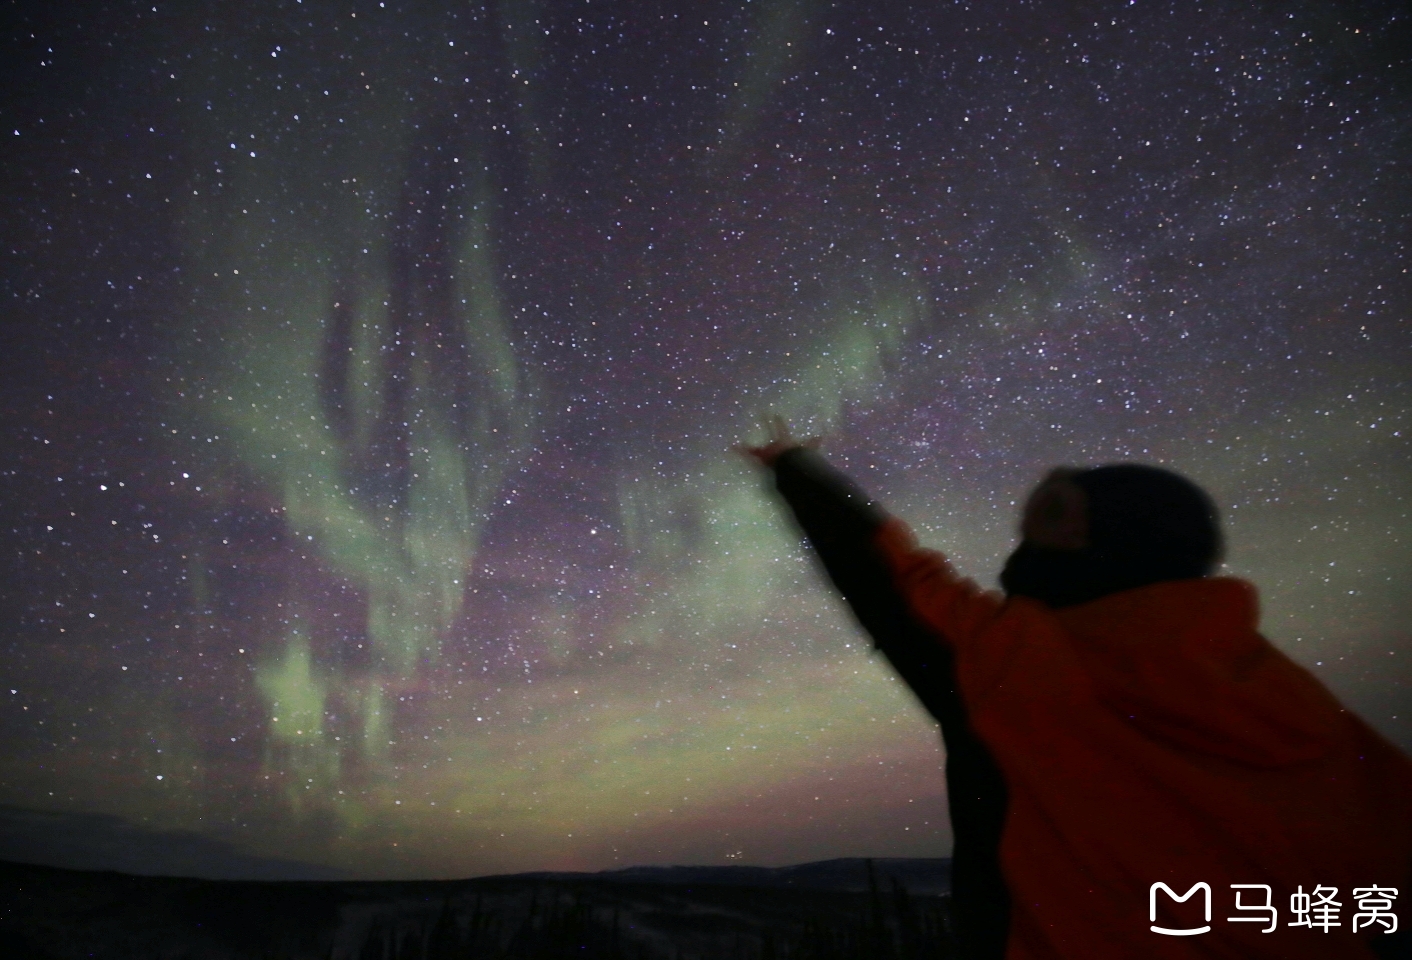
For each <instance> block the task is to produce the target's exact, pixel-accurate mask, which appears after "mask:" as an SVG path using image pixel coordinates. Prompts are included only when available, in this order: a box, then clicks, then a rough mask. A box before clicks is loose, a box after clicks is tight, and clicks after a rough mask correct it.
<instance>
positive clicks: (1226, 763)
mask: <svg viewBox="0 0 1412 960" xmlns="http://www.w3.org/2000/svg"><path fill="white" fill-rule="evenodd" d="M817 446H818V441H817V438H815V439H814V440H811V441H806V442H804V443H799V442H796V441H795V440H794V438H793V437H792V436H791V434H790V432H789V429H788V426H787V425H786V424H785V423H784V421H783V420H781V419H779V418H776V419H775V421H774V425H773V429H772V433H771V436H770V438H769V439H768V440H767V442H766V443H764V444H763V445H758V446H749V445H740V446H737V448H736V449H737V450H738V451H739V452H741V453H743V454H745V455H746V456H748V457H749V458H751V459H752V460H753V461H755V462H757V463H758V464H760V465H762V466H763V467H766V468H769V470H770V471H772V473H773V475H774V480H775V489H776V490H777V492H778V493H779V494H780V495H781V497H782V498H783V499H784V501H785V502H786V503H787V504H788V506H789V507H790V508H791V510H792V512H793V514H794V517H795V520H796V521H797V522H798V524H799V526H800V527H801V528H802V530H803V532H804V533H805V535H806V536H807V538H808V540H809V542H810V544H811V545H812V547H813V549H814V551H815V552H816V554H817V555H818V557H819V559H820V560H821V561H822V564H823V566H824V568H825V570H826V572H827V573H828V575H829V577H830V578H831V579H832V580H833V582H834V584H835V586H836V587H837V588H838V589H839V590H840V592H841V593H842V594H843V596H844V598H845V599H846V600H847V602H848V604H849V606H850V607H851V609H852V610H853V612H854V614H855V616H856V618H857V619H858V621H859V623H860V624H861V625H862V626H863V627H864V629H865V630H866V631H867V632H868V633H869V634H870V635H871V636H872V638H873V641H874V644H875V647H876V648H877V649H879V650H881V651H882V653H883V654H884V655H885V656H886V657H887V658H888V660H889V661H890V662H891V663H892V665H893V667H894V668H895V669H896V671H897V672H898V674H899V675H900V676H901V677H902V679H903V680H905V681H906V682H907V684H908V685H909V686H910V687H911V688H912V690H913V692H914V693H915V694H916V695H917V697H918V699H919V700H920V701H921V703H922V704H923V705H924V706H925V707H926V708H927V709H928V711H929V712H930V713H931V714H932V716H933V717H935V718H936V720H937V721H938V723H939V724H940V726H941V732H942V736H943V739H944V741H945V745H946V783H947V794H948V801H949V804H950V812H951V821H952V830H953V834H954V837H955V847H954V852H953V859H952V914H953V929H954V933H955V937H956V941H957V948H958V950H959V952H960V955H961V956H962V957H965V958H967V960H992V958H1002V957H1003V958H1006V960H1029V958H1041V957H1043V958H1052V957H1064V958H1067V957H1073V958H1084V960H1095V958H1108V957H1113V958H1118V957H1144V958H1146V957H1151V958H1165V957H1173V958H1176V957H1183V958H1186V957H1242V958H1245V957H1251V958H1263V957H1269V958H1275V957H1281V958H1305V957H1307V958H1311V960H1312V958H1315V957H1318V958H1332V957H1348V958H1373V957H1394V956H1398V957H1401V956H1412V939H1409V937H1408V933H1409V930H1408V928H1407V925H1412V916H1409V917H1407V918H1405V923H1404V918H1402V917H1399V916H1398V909H1397V899H1396V898H1397V897H1398V896H1399V895H1400V894H1402V893H1404V892H1405V891H1406V889H1407V886H1408V884H1409V881H1412V760H1409V759H1408V757H1407V756H1406V755H1405V754H1403V753H1402V752H1400V751H1399V750H1398V749H1397V748H1396V747H1394V746H1393V745H1392V744H1390V743H1389V742H1388V741H1387V740H1385V739H1384V738H1383V737H1382V736H1380V735H1379V734H1378V733H1377V732H1376V731H1374V730H1373V729H1372V728H1371V727H1369V726H1368V725H1367V724H1365V723H1364V722H1363V721H1362V720H1360V719H1359V718H1358V717H1356V716H1355V715H1353V714H1352V713H1350V712H1348V711H1347V710H1345V709H1344V708H1343V707H1342V706H1341V705H1340V704H1339V702H1338V701H1337V700H1336V699H1335V698H1334V697H1333V695H1332V694H1331V693H1329V691H1328V690H1327V689H1325V688H1324V687H1323V685H1322V684H1320V683H1319V681H1318V680H1316V679H1315V678H1314V677H1313V676H1312V675H1311V674H1310V673H1309V672H1308V671H1306V670H1304V669H1303V668H1302V667H1300V666H1298V665H1297V664H1295V663H1294V662H1293V661H1292V660H1290V659H1289V658H1288V657H1286V656H1285V655H1284V654H1282V653H1281V652H1279V651H1278V650H1277V649H1276V648H1275V647H1274V646H1272V645H1271V644H1270V643H1269V642H1268V641H1267V640H1266V639H1265V638H1264V637H1262V636H1261V635H1260V634H1259V633H1258V632H1257V624H1258V608H1257V600H1256V594H1255V590H1254V588H1253V587H1252V586H1251V585H1250V584H1248V583H1246V582H1244V581H1242V580H1238V579H1234V578H1231V577H1222V576H1216V575H1215V573H1216V569H1217V567H1218V566H1219V564H1220V560H1221V555H1222V538H1221V533H1220V527H1219V522H1218V518H1217V514H1216V509H1215V507H1214V505H1213V504H1212V501H1211V499H1210V498H1209V497H1208V496H1207V495H1206V494H1205V492H1204V491H1202V490H1201V489H1200V488H1199V487H1197V486H1196V485H1194V484H1192V483H1191V482H1190V481H1189V480H1186V479H1185V478H1183V477H1181V476H1179V475H1177V474H1175V473H1172V472H1170V471H1167V470H1163V469H1159V468H1156V467H1150V466H1145V465H1140V464H1117V465H1111V466H1104V467H1098V468H1093V469H1087V470H1077V469H1057V470H1054V471H1052V472H1051V473H1050V474H1049V475H1048V476H1047V477H1046V478H1045V479H1044V481H1043V482H1042V483H1041V484H1040V485H1039V486H1038V487H1037V488H1036V489H1035V491H1034V492H1033V493H1032V494H1031V496H1030V497H1029V499H1028V501H1027V502H1026V505H1025V508H1024V511H1023V516H1022V520H1021V527H1020V533H1021V541H1020V544H1019V546H1018V547H1017V548H1016V549H1015V551H1014V552H1013V553H1012V554H1011V555H1010V557H1009V559H1008V560H1007V561H1006V564H1005V568H1004V570H1003V571H1002V573H1001V578H1000V579H1001V584H1002V586H1003V588H1004V594H1003V595H1002V594H997V593H994V592H990V591H985V590H982V589H980V588H979V587H978V586H976V585H975V584H974V583H972V582H971V581H969V580H965V579H962V578H960V577H959V576H957V575H956V574H955V573H954V572H953V571H952V569H951V567H950V565H949V563H948V562H947V561H946V559H945V558H944V557H943V556H942V555H941V554H939V553H936V552H934V551H930V550H924V549H922V548H920V547H919V546H918V545H917V543H916V541H915V539H914V538H913V536H912V534H911V531H910V530H909V528H908V527H907V526H906V524H904V523H903V522H902V521H901V520H899V519H897V518H895V517H892V516H890V515H889V514H887V513H886V512H885V511H884V510H883V509H882V508H881V507H879V506H878V505H877V504H876V503H874V502H873V501H872V500H870V499H869V498H868V496H867V495H866V494H865V493H864V492H863V491H862V490H861V489H859V488H858V487H857V486H856V485H855V484H853V483H852V482H851V481H850V480H848V479H847V478H846V477H845V476H843V475H842V474H841V473H839V472H838V471H836V470H834V469H833V468H832V467H831V466H830V465H829V464H828V463H827V462H826V461H825V460H824V459H823V458H822V457H821V456H820V455H819V454H818V452H817V449H816V448H817ZM1203 908H1204V909H1203ZM1213 910H1214V911H1215V912H1213ZM1403 912H1406V911H1405V909H1404V910H1403ZM1213 917H1215V919H1214V920H1213V919H1212V918H1213Z"/></svg>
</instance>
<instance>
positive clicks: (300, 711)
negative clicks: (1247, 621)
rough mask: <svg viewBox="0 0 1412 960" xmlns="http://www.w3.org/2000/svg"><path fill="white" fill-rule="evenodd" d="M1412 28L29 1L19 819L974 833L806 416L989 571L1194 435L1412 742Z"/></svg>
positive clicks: (941, 536)
mask: <svg viewBox="0 0 1412 960" xmlns="http://www.w3.org/2000/svg"><path fill="white" fill-rule="evenodd" d="M1400 10H1401V5H1400V4H1395V3H1387V4H1379V3H1358V4H1334V3H1325V2H1317V0H1310V2H1303V3H1292V4H1252V3H1250V2H1248V0H1231V2H1228V3H1196V2H1192V3H1162V4H1159V3H1148V2H1133V3H1126V2H1124V3H1117V2H1099V3H1056V2H996V3H979V2H978V3H974V4H972V3H943V2H915V3H910V4H904V3H887V2H866V3H865V2H842V0H840V2H834V3H829V2H806V0H754V2H738V0H736V2H716V0H699V2H698V0H693V2H691V3H683V2H657V3H653V2H606V0H592V2H590V0H552V2H551V0H501V2H499V3H498V4H497V3H489V4H478V3H432V2H425V3H418V2H409V0H385V2H378V0H353V2H325V0H303V2H298V0H288V2H273V0H271V2H260V0H250V2H240V3H236V2H224V3H216V2H204V3H203V2H189V3H180V4H171V3H168V2H165V0H163V2H158V3H157V5H156V6H153V5H152V3H151V2H150V0H148V2H143V3H131V2H121V0H120V2H114V3H108V4H93V3H89V4H84V3H72V4H70V3H65V4H58V3H43V4H41V3H9V4H7V5H6V7H5V16H4V18H3V23H4V26H3V31H4V32H3V37H2V38H0V39H3V48H2V49H0V108H2V109H0V134H3V152H0V187H2V188H3V198H4V202H3V204H0V241H3V243H2V244H0V246H3V251H0V257H2V258H3V259H0V303H3V311H4V312H3V316H0V363H3V372H0V410H3V418H0V537H3V544H0V545H3V550H0V564H3V567H2V568H0V577H3V580H0V583H3V587H0V687H3V689H0V697H3V699H0V746H3V749H0V857H10V858H14V859H26V860H33V861H38V862H45V863H55V864H59V865H64V866H74V867H117V868H121V869H128V870H135V871H139V872H157V873H186V874H199V875H205V876H261V877H271V876H305V877H312V876H335V875H341V876H351V877H369V878H371V877H453V876H474V875H482V874H489V873H503V872H513V871H523V870H535V869H583V870H589V869H593V870H596V869H603V868H610V867H614V866H628V865H633V864H647V863H693V864H723V863H752V864H766V865H779V864H787V863H797V862H803V861H809V860H820V859H826V858H831V857H839V856H944V855H946V854H947V853H949V851H950V842H951V841H950V828H949V825H948V822H947V815H946V798H945V790H944V783H943V778H942V773H941V763H942V761H943V754H942V750H941V745H940V742H939V737H938V734H937V729H936V726H935V724H934V723H933V722H932V721H931V719H930V718H929V717H928V716H927V715H926V714H925V712H924V711H922V709H921V708H920V707H919V706H917V705H916V703H915V702H914V701H913V700H912V699H911V696H910V694H909V693H908V692H907V690H906V689H905V687H904V686H903V685H902V684H901V683H900V681H898V680H896V679H895V678H894V677H893V676H892V675H891V673H890V672H889V669H888V667H887V666H886V664H885V662H883V661H881V660H880V659H879V658H878V656H876V655H874V654H871V653H870V652H869V644H868V641H867V639H866V637H864V636H863V635H862V634H861V633H860V631H859V630H858V628H857V627H856V625H855V624H854V623H853V621H852V620H851V619H850V617H849V615H848V613H847V611H846V609H845V608H844V607H843V605H842V604H841V602H840V601H838V600H837V599H835V598H834V596H833V595H832V593H831V592H830V590H829V589H828V588H827V586H826V584H825V581H824V579H823V577H822V575H821V573H820V571H819V569H818V568H817V566H816V565H815V563H814V561H813V560H812V558H811V557H810V556H809V554H808V553H807V552H806V550H805V549H804V547H803V545H802V544H801V542H800V536H799V534H798V533H797V532H795V531H794V530H793V528H792V527H791V526H790V524H789V523H788V521H787V519H786V517H785V514H784V512H783V511H782V509H781V507H780V505H779V504H778V503H777V502H776V501H775V500H774V499H773V498H772V496H771V495H769V494H768V492H767V489H766V485H765V478H764V477H763V476H761V475H760V474H759V473H757V472H756V470H755V469H754V468H753V467H752V466H751V465H750V464H749V463H747V462H746V461H745V460H744V459H743V458H741V457H740V456H738V455H736V454H734V453H732V452H731V450H730V446H731V444H732V443H734V442H736V441H740V440H756V441H758V440H760V439H762V438H763V436H764V434H763V431H762V429H761V427H760V424H761V421H762V418H763V417H765V416H767V415H769V414H770V413H772V412H778V413H780V414H783V415H784V416H786V417H787V418H789V420H790V421H791V422H792V423H793V425H794V426H795V429H796V431H797V432H798V433H800V434H808V433H821V434H824V435H825V437H826V442H825V447H824V449H825V452H826V453H827V454H828V455H829V457H830V458H831V460H832V461H833V462H834V463H836V464H837V465H839V466H840V467H842V468H843V469H845V470H846V471H848V472H849V473H850V474H851V475H852V476H854V477H855V478H857V479H858V480H859V481H860V482H861V483H862V484H864V485H865V486H866V487H867V488H868V489H869V490H870V491H872V492H873V493H874V495H875V496H876V497H877V498H878V499H879V500H880V501H881V502H882V503H884V504H885V505H887V506H888V507H890V508H891V509H892V510H893V511H894V512H896V513H897V514H899V515H900V516H902V517H903V518H905V519H906V520H908V521H909V522H910V523H912V524H913V525H914V527H915V528H916V529H917V531H918V533H919V535H920V536H921V538H922V539H923V540H924V541H925V542H926V543H928V544H929V545H933V546H936V547H939V548H941V549H943V550H946V551H947V552H949V553H950V555H951V556H952V557H953V558H954V560H955V561H956V563H957V565H958V567H959V568H960V569H961V570H963V571H965V572H967V573H968V574H970V575H972V576H975V577H976V578H977V579H978V580H980V581H981V582H983V583H987V584H993V583H994V582H995V581H994V578H995V574H996V572H997V571H998V570H999V568H1000V565H1001V563H1002V560H1003V557H1004V556H1005V555H1006V554H1007V553H1008V552H1009V550H1010V549H1012V548H1013V545H1014V542H1015V536H1016V530H1015V528H1016V517H1017V506H1016V504H1017V502H1019V501H1022V499H1023V496H1024V494H1025V491H1026V490H1027V489H1028V488H1029V487H1030V486H1031V485H1032V484H1033V483H1034V482H1036V481H1037V480H1038V479H1039V478H1040V477H1041V476H1043V474H1044V473H1045V472H1046V471H1047V469H1048V468H1049V467H1050V466H1052V465H1054V464H1060V463H1064V464H1076V465H1086V464H1098V463H1105V462H1113V461H1119V460H1129V459H1136V460H1143V461H1147V462H1153V463H1160V464H1165V465H1168V466H1171V467H1173V468H1174V469H1177V470H1180V471H1182V472H1184V473H1186V474H1188V475H1190V476H1191V477H1192V478H1194V479H1195V480H1197V481H1198V482H1200V483H1202V484H1203V485H1205V486H1206V487H1207V488H1208V489H1210V490H1211V491H1212V493H1213V495H1214V497H1215V498H1216V500H1217V502H1218V504H1219V505H1220V506H1221V509H1222V512H1223V515H1224V521H1225V527H1226V532H1227V535H1228V538H1229V543H1230V549H1229V553H1228V558H1227V559H1228V566H1227V570H1228V572H1231V573H1233V574H1235V575H1238V576H1244V577H1249V578H1250V579H1252V580H1253V581H1254V582H1255V583H1256V584H1257V585H1258V587H1259V588H1260V591H1261V596H1262V602H1263V611H1264V612H1263V629H1264V631H1265V633H1266V634H1267V635H1268V636H1269V637H1270V638H1271V640H1272V641H1273V642H1274V643H1275V644H1276V645H1277V646H1278V647H1279V648H1280V649H1282V650H1284V651H1286V652H1287V653H1289V654H1290V655H1291V656H1292V657H1294V658H1295V659H1296V660H1298V661H1299V662H1300V663H1302V664H1304V665H1306V666H1307V667H1309V668H1310V669H1311V670H1313V671H1314V672H1315V674H1316V675H1317V676H1319V677H1321V678H1322V679H1323V680H1324V681H1325V682H1326V683H1327V684H1329V686H1330V687H1331V688H1332V689H1333V690H1334V691H1335V692H1336V693H1337V694H1338V695H1339V696H1340V697H1341V698H1342V699H1343V700H1344V702H1345V703H1346V704H1347V705H1348V706H1349V707H1350V708H1351V709H1353V710H1356V711H1357V712H1358V713H1359V714H1361V715H1362V716H1363V717H1365V718H1366V719H1367V720H1368V721H1369V722H1370V723H1371V724H1372V725H1373V726H1374V727H1376V728H1377V729H1378V730H1380V731H1382V732H1383V733H1384V734H1385V735H1386V736H1388V737H1389V738H1390V739H1391V740H1393V741H1394V742H1396V743H1398V744H1400V745H1401V746H1402V747H1403V748H1404V749H1407V748H1409V747H1412V696H1409V685H1412V662H1409V661H1412V643H1409V642H1408V641H1409V629H1410V628H1409V626H1408V624H1409V620H1412V594H1409V592H1408V590H1407V589H1406V586H1405V582H1404V578H1405V577H1406V572H1407V570H1408V569H1409V560H1412V531H1409V523H1408V509H1409V497H1412V463H1410V462H1409V460H1410V459H1412V458H1409V445H1408V431H1409V430H1412V417H1409V413H1410V412H1412V394H1409V390H1408V379H1409V375H1410V374H1412V335H1410V334H1412V330H1409V324H1408V319H1407V318H1408V311H1409V306H1412V282H1409V274H1408V270H1409V256H1408V254H1409V239H1410V238H1409V232H1410V231H1409V225H1410V224H1412V220H1409V214H1410V213H1412V191H1410V190H1409V186H1408V185H1409V182H1412V181H1409V174H1408V171H1407V160H1408V158H1409V157H1412V135H1410V134H1412V97H1409V93H1410V92H1412V83H1409V73H1408V61H1407V60H1406V59H1405V57H1406V51H1407V50H1408V49H1412V42H1409V37H1408V33H1407V31H1406V29H1405V21H1404V20H1399V19H1398V16H1399V15H1400Z"/></svg>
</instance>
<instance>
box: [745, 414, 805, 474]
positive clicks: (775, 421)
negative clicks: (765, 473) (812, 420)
mask: <svg viewBox="0 0 1412 960" xmlns="http://www.w3.org/2000/svg"><path fill="white" fill-rule="evenodd" d="M768 429H769V432H770V439H769V440H768V441H766V442H765V443H764V444H763V445H762V446H758V447H755V446H750V445H749V444H744V443H737V444H735V445H734V446H733V447H732V448H731V449H733V450H735V451H736V452H737V453H739V454H740V455H741V456H744V457H749V458H751V459H752V460H754V461H755V462H756V463H758V464H760V465H761V466H763V467H770V468H773V467H774V465H775V461H776V460H778V459H779V456H780V454H782V453H784V452H785V451H786V450H793V449H794V448H795V447H808V448H809V449H811V450H813V449H815V448H817V447H818V446H819V444H820V443H822V442H823V438H822V437H809V438H808V439H806V440H803V441H799V440H795V439H794V436H793V435H792V434H791V433H790V432H789V424H788V423H786V422H785V419H784V417H782V416H780V415H779V414H775V415H774V417H772V418H771V420H770V424H769V428H768Z"/></svg>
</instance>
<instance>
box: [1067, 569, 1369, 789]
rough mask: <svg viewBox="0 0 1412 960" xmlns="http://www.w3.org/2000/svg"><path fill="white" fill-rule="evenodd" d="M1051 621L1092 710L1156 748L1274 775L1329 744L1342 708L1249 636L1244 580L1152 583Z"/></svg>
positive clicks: (1250, 590) (1248, 592)
mask: <svg viewBox="0 0 1412 960" xmlns="http://www.w3.org/2000/svg"><path fill="white" fill-rule="evenodd" d="M1054 615H1055V616H1056V617H1057V618H1058V619H1059V621H1060V622H1061V623H1062V624H1063V626H1064V627H1065V628H1066V630H1067V632H1068V633H1069V635H1070V636H1071V637H1072V638H1073V642H1074V648H1075V652H1076V653H1077V654H1078V656H1079V658H1080V660H1081V661H1082V662H1083V664H1084V667H1085V670H1086V672H1087V673H1088V674H1089V676H1090V678H1091V679H1092V681H1093V684H1094V689H1095V692H1096V694H1097V697H1098V700H1099V702H1100V703H1102V704H1103V705H1104V706H1105V707H1106V708H1107V709H1110V710H1112V711H1114V712H1115V713H1117V714H1119V716H1122V717H1126V718H1127V719H1128V720H1129V721H1130V722H1131V723H1133V724H1134V725H1135V726H1136V727H1137V728H1138V729H1140V730H1141V731H1142V732H1143V733H1144V734H1146V735H1147V736H1149V737H1151V738H1153V739H1155V740H1159V741H1166V742H1168V743H1171V744H1173V745H1175V746H1178V747H1180V748H1182V749H1183V750H1194V751H1198V752H1200V753H1204V754H1208V755H1211V756H1216V757H1222V758H1225V759H1227V760H1233V761H1236V762H1239V763H1242V764H1248V765H1252V766H1260V767H1274V766H1285V765H1288V764H1293V763H1301V762H1306V761H1310V760H1314V759H1317V758H1318V757H1320V756H1321V755H1323V754H1324V753H1325V751H1326V750H1327V749H1328V748H1329V746H1330V745H1331V744H1332V743H1333V742H1334V739H1335V738H1336V736H1337V731H1336V729H1334V725H1335V724H1336V723H1337V718H1338V716H1339V714H1341V713H1342V712H1343V711H1342V708H1341V707H1339V706H1338V704H1337V703H1336V702H1334V701H1333V697H1332V695H1331V694H1329V693H1328V691H1326V690H1325V689H1324V688H1323V687H1322V685H1320V684H1319V682H1318V681H1317V680H1315V679H1314V678H1313V677H1312V676H1310V675H1309V674H1308V672H1306V671H1305V670H1304V669H1303V668H1302V667H1300V666H1298V665H1297V664H1295V663H1294V662H1293V661H1291V660H1290V659H1289V658H1288V657H1286V656H1285V655H1284V654H1282V653H1280V652H1279V651H1278V650H1276V649H1275V648H1274V647H1273V646H1272V645H1271V644H1270V642H1269V641H1268V640H1266V639H1265V638H1264V637H1262V636H1261V635H1260V634H1259V632H1258V631H1257V629H1256V628H1257V625H1258V621H1259V604H1258V601H1257V599H1256V593H1255V588H1254V587H1252V586H1251V585H1250V584H1249V583H1246V582H1245V581H1243V580H1236V579H1232V578H1228V577H1210V578H1202V579H1195V580H1177V581H1168V582H1164V583H1156V584H1152V585H1150V586H1146V587H1139V588H1137V589H1134V590H1127V591H1124V592H1122V593H1115V594H1110V595H1108V596H1106V597H1102V598H1100V599H1098V600H1095V601H1093V602H1091V603H1086V604H1082V605H1079V606H1074V607H1067V608H1065V609H1062V610H1058V611H1055V614H1054ZM1331 705H1332V707H1333V708H1334V709H1332V710H1331V709H1330V706H1331Z"/></svg>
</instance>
